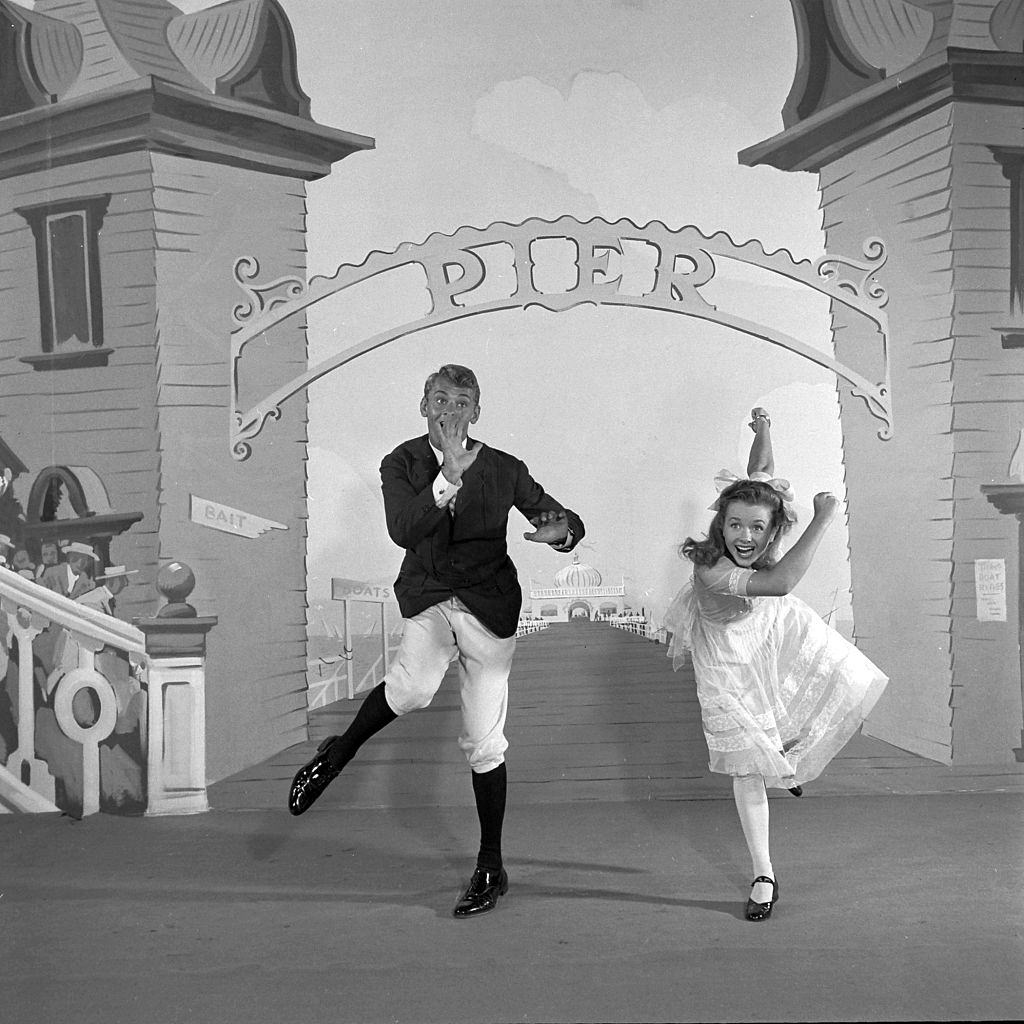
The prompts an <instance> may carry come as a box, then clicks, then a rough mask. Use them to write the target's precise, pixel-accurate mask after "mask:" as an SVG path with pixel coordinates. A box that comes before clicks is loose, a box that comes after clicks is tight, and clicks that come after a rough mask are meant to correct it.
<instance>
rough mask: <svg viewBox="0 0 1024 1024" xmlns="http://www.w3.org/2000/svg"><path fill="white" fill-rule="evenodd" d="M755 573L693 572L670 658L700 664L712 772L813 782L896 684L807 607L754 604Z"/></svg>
mask: <svg viewBox="0 0 1024 1024" xmlns="http://www.w3.org/2000/svg"><path fill="white" fill-rule="evenodd" d="M753 574H754V570H752V569H743V568H740V567H738V566H737V565H736V564H735V563H734V562H732V561H731V560H730V559H729V558H727V557H725V556H723V557H722V558H720V559H719V560H718V562H716V563H715V565H712V566H694V571H693V578H692V580H691V581H690V583H688V584H687V585H686V586H685V587H683V589H682V590H681V591H680V592H679V593H678V594H677V595H676V598H675V600H674V601H673V602H672V604H671V605H670V607H669V609H668V611H667V612H666V613H665V626H666V628H667V629H668V630H670V631H671V633H672V640H671V643H670V646H669V652H668V653H669V657H670V658H672V663H673V666H674V667H675V668H676V669H678V668H679V667H680V666H681V665H682V664H683V662H684V661H685V659H686V656H687V654H690V655H692V658H693V667H694V674H695V675H696V679H697V696H698V699H699V700H700V706H701V718H702V723H703V727H704V736H705V738H706V739H707V744H708V753H709V755H710V761H709V767H710V769H711V771H713V772H720V773H722V774H725V775H753V774H759V775H763V776H764V780H765V785H767V786H774V787H777V788H783V789H788V788H790V787H792V786H796V785H801V784H803V783H805V782H809V781H811V780H812V779H815V778H817V777H818V775H820V774H821V772H822V770H823V769H824V768H825V766H826V765H827V764H828V763H829V761H831V760H832V758H833V757H835V755H836V754H837V753H838V752H839V751H840V750H841V749H842V748H843V747H844V746H845V745H846V743H847V742H848V741H849V740H850V738H851V737H852V736H853V734H854V733H855V732H856V731H857V730H858V728H860V725H861V723H862V722H863V721H864V719H865V718H866V717H867V715H868V713H869V712H870V711H871V709H872V707H874V705H875V702H876V701H877V700H878V698H879V696H881V694H882V691H883V690H884V689H885V687H886V685H887V684H888V682H889V679H888V677H887V676H886V675H884V674H883V673H882V672H881V671H880V670H879V669H878V668H876V667H875V666H874V665H873V664H872V663H871V662H870V661H869V660H868V659H867V658H866V657H865V656H864V655H863V654H861V652H860V651H858V650H857V648H856V647H854V646H853V645H852V644H850V643H849V642H847V641H846V640H845V639H844V638H843V637H841V636H840V635H839V634H838V633H837V632H836V631H835V630H834V629H832V628H831V627H830V626H828V625H826V623H825V622H823V621H822V619H821V617H820V616H819V615H818V614H817V613H816V612H815V611H814V610H813V609H812V608H810V607H809V606H808V605H806V604H805V603H804V602H803V601H801V600H800V599H799V598H797V597H793V596H792V595H789V596H786V597H749V598H748V597H747V581H748V580H749V579H750V577H751V576H753Z"/></svg>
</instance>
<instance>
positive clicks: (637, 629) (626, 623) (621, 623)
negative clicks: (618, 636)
mask: <svg viewBox="0 0 1024 1024" xmlns="http://www.w3.org/2000/svg"><path fill="white" fill-rule="evenodd" d="M601 621H603V622H607V623H608V625H609V626H614V627H615V628H616V629H624V630H625V631H626V632H627V633H635V634H636V635H637V636H642V637H643V638H644V639H645V640H652V641H654V643H657V644H667V643H668V632H667V631H666V629H665V627H664V626H660V627H656V626H655V625H654V623H652V622H651V621H650V620H649V619H648V618H647V617H646V616H645V615H607V616H601Z"/></svg>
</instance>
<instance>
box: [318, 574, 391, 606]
mask: <svg viewBox="0 0 1024 1024" xmlns="http://www.w3.org/2000/svg"><path fill="white" fill-rule="evenodd" d="M331 597H333V598H334V600H335V601H375V602H377V603H378V604H383V603H384V602H385V601H394V599H395V591H394V589H393V588H392V587H384V586H381V585H380V584H377V583H365V582H364V581H362V580H346V579H341V578H339V577H337V576H335V577H333V578H332V579H331Z"/></svg>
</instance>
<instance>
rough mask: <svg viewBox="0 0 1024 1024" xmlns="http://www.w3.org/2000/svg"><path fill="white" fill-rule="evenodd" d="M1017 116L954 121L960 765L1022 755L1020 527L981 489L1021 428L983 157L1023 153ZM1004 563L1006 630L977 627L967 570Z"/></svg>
mask: <svg viewBox="0 0 1024 1024" xmlns="http://www.w3.org/2000/svg"><path fill="white" fill-rule="evenodd" d="M1020 127H1021V115H1020V110H1019V108H1018V109H1008V108H1001V107H999V106H996V105H991V104H984V105H981V104H967V103H961V104H958V105H957V107H956V110H955V113H954V135H953V156H954V160H953V168H954V192H953V195H954V204H953V209H952V227H953V234H954V245H955V250H956V262H955V264H954V268H953V275H954V285H955V289H956V305H955V308H954V321H953V322H954V336H955V342H954V347H953V353H952V357H953V397H952V401H953V443H954V457H953V474H954V478H955V484H954V507H955V529H954V544H953V555H954V569H953V694H952V702H953V736H954V745H953V755H954V760H955V761H957V762H962V763H966V764H977V763H993V762H995V763H999V762H1004V761H1013V760H1014V759H1015V756H1014V753H1013V748H1014V747H1017V746H1019V745H1020V736H1021V720H1022V713H1021V686H1020V658H1019V646H1018V643H1019V613H1018V602H1019V600H1020V595H1019V592H1018V590H1019V572H1018V564H1019V563H1018V556H1017V521H1016V519H1015V518H1014V517H1012V516H1006V515H1000V514H999V512H997V511H996V509H995V508H993V506H992V505H991V504H990V503H989V502H988V501H987V499H986V498H985V497H984V496H983V495H982V493H981V490H980V488H981V485H982V484H989V483H1005V482H1006V481H1007V469H1008V466H1009V462H1010V457H1011V454H1012V452H1013V449H1014V447H1015V445H1016V443H1017V438H1018V435H1019V431H1020V429H1021V428H1022V427H1024V352H1022V351H1021V350H1020V349H1004V348H1003V347H1002V343H1001V336H1000V334H999V333H998V332H997V331H995V330H994V329H993V328H996V327H1000V326H1004V325H1005V324H1006V322H1007V313H1008V310H1009V283H1010V218H1009V204H1010V199H1009V182H1008V181H1007V179H1006V178H1005V177H1004V176H1003V173H1002V169H1001V168H1000V167H999V164H998V163H997V161H996V160H995V158H994V156H993V155H992V152H991V150H990V149H989V146H1013V145H1019V144H1020V141H1021V139H1020V134H1021V132H1020ZM978 558H1003V559H1005V561H1006V575H1007V590H1008V593H1007V621H1006V622H979V621H978V620H977V608H976V600H975V589H974V560H975V559H978Z"/></svg>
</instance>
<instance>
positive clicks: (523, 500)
mask: <svg viewBox="0 0 1024 1024" xmlns="http://www.w3.org/2000/svg"><path fill="white" fill-rule="evenodd" d="M468 444H469V445H472V444H474V441H473V440H472V439H470V440H469V441H468ZM439 471H440V467H439V465H438V461H437V456H436V455H435V453H434V449H433V448H432V447H431V445H430V440H429V438H428V435H424V436H423V437H418V438H416V439H415V440H412V441H406V442H405V443H404V444H400V445H399V446H398V447H397V448H396V449H395V450H394V451H393V452H392V453H391V454H390V455H388V456H386V457H385V459H384V461H383V462H382V463H381V466H380V478H381V488H382V490H383V492H384V514H385V516H386V517H387V524H388V533H389V534H390V536H391V539H392V540H393V541H394V542H395V543H396V544H397V545H398V546H399V547H402V548H405V559H404V560H403V562H402V568H401V570H400V571H399V574H398V579H397V580H395V596H396V597H397V598H398V606H399V608H400V609H401V611H402V615H403V616H404V617H405V618H407V619H408V618H411V617H412V616H414V615H418V614H419V613H420V612H422V611H424V610H425V609H427V608H430V607H431V606H432V605H435V604H439V603H440V602H441V601H445V600H447V599H448V598H450V597H451V596H452V595H453V594H454V595H455V596H456V597H458V598H459V599H460V600H461V601H462V602H463V603H464V604H465V605H466V607H467V608H469V610H470V611H471V612H472V613H473V614H474V615H475V616H476V617H477V618H478V619H479V620H480V621H481V622H482V623H483V624H484V625H485V626H486V627H487V628H488V629H489V630H491V632H492V633H495V634H497V635H498V636H501V637H508V636H512V635H513V634H514V633H515V631H516V626H517V625H518V623H519V609H520V607H521V606H522V601H523V594H522V591H521V590H520V588H519V578H518V576H517V574H516V567H515V565H513V564H512V559H511V558H509V556H508V545H507V533H508V513H509V510H510V509H512V508H517V509H519V511H520V512H522V513H523V515H524V516H526V517H527V519H529V518H530V517H531V516H535V515H537V514H538V513H540V512H561V511H564V512H565V514H566V518H567V519H568V522H569V529H570V530H572V535H573V536H572V545H571V546H570V547H565V548H561V547H560V548H559V550H564V551H571V550H572V548H573V547H575V546H576V544H578V543H579V541H580V540H581V539H582V537H583V532H584V531H583V523H582V521H581V520H580V517H579V516H578V515H576V513H575V512H572V511H570V510H569V509H563V506H562V505H560V504H559V503H558V502H557V501H555V499H554V498H552V497H551V496H550V495H549V494H546V493H545V492H544V488H543V487H541V485H540V484H539V483H537V481H536V480H534V479H533V477H531V476H530V472H529V470H528V469H527V468H526V465H525V464H524V463H523V462H520V461H519V459H517V458H515V456H513V455H509V454H508V453H507V452H502V451H498V450H497V449H496V448H491V447H490V446H488V445H484V446H483V448H481V450H480V453H479V455H477V457H476V461H475V462H474V463H473V464H472V465H471V466H470V467H469V469H467V470H466V472H465V473H464V474H463V477H462V487H461V488H460V490H459V492H458V497H457V498H456V499H455V509H456V512H455V515H454V516H451V515H449V513H448V510H447V509H446V508H438V507H437V505H436V504H435V503H434V492H433V483H434V480H435V479H436V477H437V474H438V472H439Z"/></svg>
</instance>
